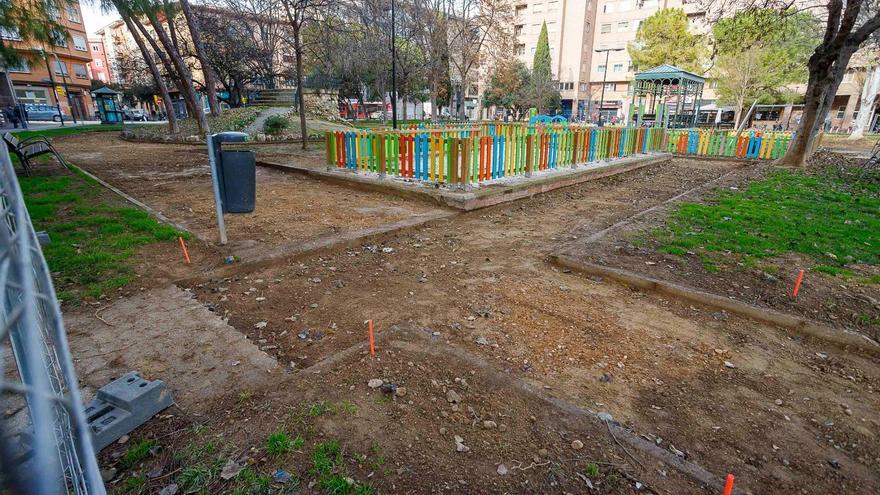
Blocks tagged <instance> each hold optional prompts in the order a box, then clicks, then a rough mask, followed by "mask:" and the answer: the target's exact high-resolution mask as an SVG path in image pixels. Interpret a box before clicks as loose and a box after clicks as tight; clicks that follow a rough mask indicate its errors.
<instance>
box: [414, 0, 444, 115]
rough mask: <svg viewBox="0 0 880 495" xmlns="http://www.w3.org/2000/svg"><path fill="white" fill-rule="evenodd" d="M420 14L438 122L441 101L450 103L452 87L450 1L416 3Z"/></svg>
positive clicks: (433, 111) (417, 0)
mask: <svg viewBox="0 0 880 495" xmlns="http://www.w3.org/2000/svg"><path fill="white" fill-rule="evenodd" d="M413 3H414V5H415V7H414V8H415V9H416V10H417V11H418V16H419V17H418V18H419V23H418V24H417V26H416V27H417V28H418V29H417V33H418V40H419V44H420V45H421V47H422V51H423V52H424V53H425V56H426V66H427V72H428V75H427V77H428V91H429V93H430V99H431V119H437V110H438V108H439V106H440V101H443V100H447V99H448V97H449V94H450V93H451V91H450V87H449V80H450V78H449V18H450V12H449V9H450V5H451V2H450V0H413Z"/></svg>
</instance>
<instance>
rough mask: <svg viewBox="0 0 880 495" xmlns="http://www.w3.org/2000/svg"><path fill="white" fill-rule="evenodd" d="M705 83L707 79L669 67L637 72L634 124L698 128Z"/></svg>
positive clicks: (631, 114) (632, 112) (631, 113)
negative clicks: (650, 123) (645, 123)
mask: <svg viewBox="0 0 880 495" xmlns="http://www.w3.org/2000/svg"><path fill="white" fill-rule="evenodd" d="M705 82H706V79H705V78H703V77H700V76H698V75H696V74H694V73H691V72H688V71H686V70H684V69H681V68H679V67H676V66H674V65H669V64H663V65H660V66H658V67H654V68H653V69H648V70H643V71H640V72H636V76H635V79H634V80H633V83H632V92H631V93H632V101H631V103H630V110H629V116H628V117H629V122H630V124H635V125H637V126H642V123H643V122H653V125H654V126H659V127H672V128H683V127H693V126H695V125H696V123H697V116H698V115H699V113H700V100H702V98H703V85H704V84H705Z"/></svg>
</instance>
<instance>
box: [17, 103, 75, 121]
mask: <svg viewBox="0 0 880 495" xmlns="http://www.w3.org/2000/svg"><path fill="white" fill-rule="evenodd" d="M24 108H25V110H27V118H28V120H51V121H53V122H60V121H61V117H62V116H64V120H70V115H67V114H66V113H62V112H59V111H58V107H54V106H51V105H44V104H33V103H30V104H27V105H25V106H24Z"/></svg>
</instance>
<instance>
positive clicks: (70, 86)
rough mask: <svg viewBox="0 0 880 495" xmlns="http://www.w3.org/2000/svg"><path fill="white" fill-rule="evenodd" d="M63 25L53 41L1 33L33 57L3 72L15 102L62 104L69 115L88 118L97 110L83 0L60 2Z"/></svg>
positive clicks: (56, 15) (56, 12)
mask: <svg viewBox="0 0 880 495" xmlns="http://www.w3.org/2000/svg"><path fill="white" fill-rule="evenodd" d="M17 1H21V0H17ZM52 15H53V17H54V18H55V20H56V21H57V22H58V24H60V25H61V28H60V29H58V30H57V31H56V32H54V33H53V38H54V39H53V41H52V42H51V43H47V44H38V43H35V42H33V41H32V40H25V39H22V37H21V35H20V34H19V33H17V32H11V31H8V30H7V31H2V32H0V36H2V37H3V39H4V40H6V41H9V42H11V44H12V46H14V47H15V49H16V50H19V51H21V52H23V53H26V54H28V55H29V56H30V57H29V58H30V60H28V61H23V62H22V63H20V64H19V65H18V66H16V67H7V68H6V69H5V70H6V72H5V74H2V76H4V78H5V79H7V81H8V82H9V83H10V85H11V87H12V93H13V96H14V99H15V103H18V104H26V105H28V104H29V105H51V106H55V105H58V106H60V108H61V111H62V112H63V113H64V114H65V115H67V116H70V115H72V116H75V117H77V118H80V119H85V118H87V117H89V116H91V115H92V114H93V113H94V110H93V105H92V97H91V94H90V93H89V92H90V89H91V81H90V79H89V72H88V68H87V66H88V64H89V63H90V62H91V61H92V56H91V52H90V50H89V44H88V41H87V37H86V30H85V26H84V25H83V21H82V10H81V9H80V5H79V2H77V1H75V0H74V1H70V2H65V3H59V4H58V5H57V6H56V7H55V9H54V11H53V12H52Z"/></svg>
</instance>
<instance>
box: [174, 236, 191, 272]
mask: <svg viewBox="0 0 880 495" xmlns="http://www.w3.org/2000/svg"><path fill="white" fill-rule="evenodd" d="M177 240H179V241H180V248H181V249H183V259H185V260H186V264H187V265H188V264H190V260H189V252H187V250H186V244H184V243H183V237H181V236H177Z"/></svg>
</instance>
